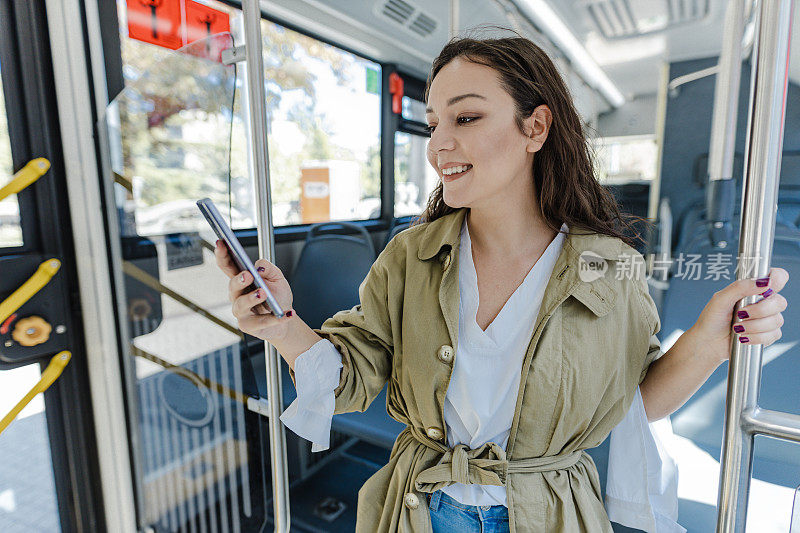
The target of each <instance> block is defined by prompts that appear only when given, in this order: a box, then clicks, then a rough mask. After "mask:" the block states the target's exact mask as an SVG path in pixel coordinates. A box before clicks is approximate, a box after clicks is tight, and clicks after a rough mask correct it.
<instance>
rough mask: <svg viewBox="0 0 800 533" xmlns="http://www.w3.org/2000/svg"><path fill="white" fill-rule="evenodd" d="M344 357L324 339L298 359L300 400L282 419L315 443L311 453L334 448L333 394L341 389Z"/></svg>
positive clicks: (297, 373) (287, 410)
mask: <svg viewBox="0 0 800 533" xmlns="http://www.w3.org/2000/svg"><path fill="white" fill-rule="evenodd" d="M342 366H343V365H342V356H341V354H340V353H339V351H338V350H337V349H336V347H335V346H334V345H333V344H332V343H331V342H330V341H329V340H327V339H322V340H320V341H318V342H317V343H316V344H314V345H313V346H312V347H311V348H309V349H308V350H306V351H305V352H303V353H301V354H300V355H299V356H297V359H295V362H294V377H295V387H296V389H297V398H295V400H294V401H293V402H292V403H291V404H290V405H289V407H287V408H286V410H285V411H284V412H283V414H282V415H281V416H280V419H281V422H283V423H284V425H285V426H286V427H288V428H289V429H291V430H292V431H293V432H295V433H296V434H297V435H299V436H301V437H303V438H304V439H306V440H308V441H311V443H312V445H311V451H312V452H319V451H322V450H327V449H328V448H330V439H331V419H332V418H333V411H334V408H335V404H336V398H335V396H334V393H333V391H334V390H336V387H338V386H339V379H340V369H341V368H342Z"/></svg>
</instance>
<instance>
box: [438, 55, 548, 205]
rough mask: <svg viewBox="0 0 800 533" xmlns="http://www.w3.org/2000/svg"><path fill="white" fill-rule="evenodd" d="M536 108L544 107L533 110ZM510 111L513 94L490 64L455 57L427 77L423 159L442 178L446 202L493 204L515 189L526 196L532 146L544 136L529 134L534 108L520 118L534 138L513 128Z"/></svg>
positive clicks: (512, 195)
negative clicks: (425, 153) (430, 78)
mask: <svg viewBox="0 0 800 533" xmlns="http://www.w3.org/2000/svg"><path fill="white" fill-rule="evenodd" d="M541 108H544V109H546V107H545V106H540V108H537V112H538V111H540V109H541ZM514 111H515V106H514V100H513V99H512V98H511V96H510V95H509V94H508V93H507V92H506V91H505V89H503V87H502V86H501V85H500V78H499V75H498V73H497V72H496V71H495V70H494V69H492V68H491V67H487V66H485V65H479V64H476V63H472V62H470V61H466V60H464V59H462V58H456V59H454V60H453V61H451V62H450V63H448V64H447V65H445V66H444V67H443V68H442V69H441V70H440V71H439V73H438V74H437V75H436V77H435V78H434V79H433V82H432V83H431V86H430V91H429V93H428V108H427V117H426V118H427V122H428V125H429V127H430V128H431V129H432V131H431V139H430V142H429V144H428V161H429V162H430V164H431V165H432V166H433V168H434V169H435V170H436V172H437V173H438V174H439V177H440V178H441V179H442V183H443V193H444V201H445V203H446V204H447V205H449V206H450V207H470V208H476V207H478V208H480V207H490V208H494V209H497V208H502V206H507V205H509V204H508V202H509V201H511V202H512V203H518V201H519V199H520V198H521V196H520V195H526V197H527V198H529V199H530V198H532V194H533V193H532V190H533V179H532V173H533V152H535V151H537V150H538V149H539V148H541V143H543V142H544V139H543V138H541V139H540V138H539V137H541V135H539V137H536V135H535V134H536V132H535V131H534V130H535V126H536V124H535V120H534V118H533V117H534V115H536V113H534V115H532V117H531V118H530V119H526V121H525V127H526V128H529V129H528V132H529V133H532V134H533V135H534V137H535V139H534V138H532V137H529V136H526V135H525V134H523V133H522V132H521V131H520V130H519V128H518V127H517V124H516V122H515V120H514ZM546 111H547V115H548V116H549V110H547V109H546ZM546 122H547V126H549V121H546ZM546 130H547V128H546V127H545V128H544V136H545V137H546V135H547V131H546ZM538 141H541V142H538ZM454 171H455V173H452V174H450V173H451V172H454ZM524 197H525V196H523V197H522V198H524ZM514 200H517V202H514Z"/></svg>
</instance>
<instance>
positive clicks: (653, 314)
mask: <svg viewBox="0 0 800 533" xmlns="http://www.w3.org/2000/svg"><path fill="white" fill-rule="evenodd" d="M636 292H637V293H638V294H639V303H641V304H642V313H643V314H644V316H645V319H646V321H647V326H648V332H649V333H650V345H649V348H648V351H647V354H646V355H645V357H644V364H643V365H642V373H641V375H640V376H639V384H641V383H642V381H644V378H645V376H646V375H647V370H648V369H649V368H650V363H652V362H653V361H655V360H656V359H658V358H659V357H661V356H662V355H663V354H664V352H662V351H661V341H660V340H658V337H657V336H656V334H657V333H658V332H659V331H661V318H660V317H659V316H658V309H657V308H656V303H655V302H654V301H653V297H652V296H650V291H649V290H648V288H647V280H646V279H644V278H642V279H640V280H638V282H637V291H636Z"/></svg>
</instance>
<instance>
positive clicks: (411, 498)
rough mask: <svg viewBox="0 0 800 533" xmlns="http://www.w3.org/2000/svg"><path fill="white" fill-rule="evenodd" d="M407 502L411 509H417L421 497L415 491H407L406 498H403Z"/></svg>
mask: <svg viewBox="0 0 800 533" xmlns="http://www.w3.org/2000/svg"><path fill="white" fill-rule="evenodd" d="M403 499H404V500H405V502H406V507H408V508H409V509H416V508H417V507H419V498H417V495H416V494H414V493H413V492H407V493H406V495H405V498H403Z"/></svg>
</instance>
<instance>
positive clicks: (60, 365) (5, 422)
mask: <svg viewBox="0 0 800 533" xmlns="http://www.w3.org/2000/svg"><path fill="white" fill-rule="evenodd" d="M70 359H72V354H71V353H70V352H68V351H66V350H64V351H63V352H59V353H57V354H56V355H54V356H53V358H52V359H50V363H48V365H47V368H45V369H44V372H42V376H41V377H40V378H39V381H38V382H37V383H36V385H34V386H33V387H32V388H31V390H29V391H28V393H27V394H26V395H25V396H23V397H22V399H21V400H20V401H19V402H17V405H15V406H14V407H13V408H12V409H11V411H10V412H9V413H8V414H7V415H6V416H4V417H3V419H2V420H0V433H2V432H3V431H5V430H6V428H7V427H8V426H9V425H11V422H13V421H14V419H15V418H17V416H19V413H20V412H21V411H22V410H23V409H25V406H26V405H28V404H29V403H30V402H31V400H33V397H34V396H36V395H37V394H39V393H40V392H44V391H46V390H47V389H49V388H50V385H52V384H53V382H55V380H57V379H58V378H59V376H61V373H62V372H63V371H64V368H65V367H66V366H67V364H68V363H69V361H70Z"/></svg>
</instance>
